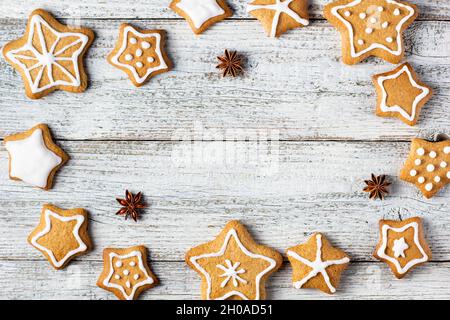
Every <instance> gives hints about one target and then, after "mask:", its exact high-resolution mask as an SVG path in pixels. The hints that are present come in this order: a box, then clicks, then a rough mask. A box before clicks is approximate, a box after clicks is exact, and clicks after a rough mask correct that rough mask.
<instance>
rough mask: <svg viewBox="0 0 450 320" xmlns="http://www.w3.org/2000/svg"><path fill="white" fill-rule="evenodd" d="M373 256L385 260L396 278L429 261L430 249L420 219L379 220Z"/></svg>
mask: <svg viewBox="0 0 450 320" xmlns="http://www.w3.org/2000/svg"><path fill="white" fill-rule="evenodd" d="M373 256H374V257H375V258H377V259H378V260H381V261H384V262H386V263H387V264H388V266H389V267H390V268H391V270H392V272H393V273H394V274H395V276H396V277H397V278H398V279H401V278H403V277H404V276H405V275H406V274H407V273H408V272H409V271H410V270H411V269H413V268H415V267H417V266H419V265H421V264H423V263H425V262H427V261H430V260H431V250H430V248H429V247H428V245H427V243H426V241H425V238H424V235H423V227H422V219H420V218H418V217H415V218H410V219H407V220H404V221H393V220H381V221H380V241H379V242H378V245H377V247H376V249H375V252H374V254H373Z"/></svg>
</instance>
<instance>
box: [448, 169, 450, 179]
mask: <svg viewBox="0 0 450 320" xmlns="http://www.w3.org/2000/svg"><path fill="white" fill-rule="evenodd" d="M447 178H449V179H450V171H447Z"/></svg>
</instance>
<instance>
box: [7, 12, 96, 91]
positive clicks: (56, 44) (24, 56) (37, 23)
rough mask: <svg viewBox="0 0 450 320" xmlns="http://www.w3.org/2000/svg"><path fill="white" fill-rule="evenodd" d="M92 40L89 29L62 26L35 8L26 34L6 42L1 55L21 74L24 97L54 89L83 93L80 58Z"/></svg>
mask: <svg viewBox="0 0 450 320" xmlns="http://www.w3.org/2000/svg"><path fill="white" fill-rule="evenodd" d="M93 40H94V33H93V32H92V31H91V30H90V29H87V28H74V27H69V26H66V25H63V24H61V23H59V22H58V21H56V20H55V18H53V17H52V15H51V14H50V13H48V12H47V11H45V10H42V9H38V10H35V11H33V12H32V13H31V15H30V17H29V20H28V25H27V29H26V32H25V35H24V36H23V37H22V38H20V39H17V40H14V41H11V42H9V43H7V44H6V45H5V46H4V47H3V50H2V52H3V56H4V57H5V59H6V61H7V62H8V63H9V64H11V65H12V66H13V67H14V68H15V69H16V70H17V71H18V72H19V73H20V74H21V75H22V78H23V81H24V85H25V92H26V95H27V96H28V97H29V98H31V99H39V98H42V97H44V96H46V95H48V94H49V93H51V92H53V91H55V90H64V91H68V92H83V91H85V90H86V88H87V85H88V80H87V75H86V72H85V70H84V67H83V57H84V55H85V53H86V51H87V49H88V48H89V46H90V45H91V43H92V41H93Z"/></svg>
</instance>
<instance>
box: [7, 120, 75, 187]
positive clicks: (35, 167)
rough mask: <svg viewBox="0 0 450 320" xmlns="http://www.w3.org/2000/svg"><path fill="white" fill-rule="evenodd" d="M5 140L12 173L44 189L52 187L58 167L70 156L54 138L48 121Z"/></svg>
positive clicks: (18, 178) (15, 176) (12, 175)
mask: <svg viewBox="0 0 450 320" xmlns="http://www.w3.org/2000/svg"><path fill="white" fill-rule="evenodd" d="M4 143H5V147H6V150H7V151H8V154H9V177H10V178H11V179H12V180H19V181H24V182H26V183H29V184H31V185H33V186H35V187H38V188H41V189H44V190H49V189H51V187H52V184H53V178H54V176H55V173H56V171H57V170H58V169H59V168H61V167H62V166H63V165H64V164H65V163H66V162H67V161H68V160H69V156H68V155H67V154H66V153H65V152H64V151H63V150H62V149H61V148H59V147H58V146H57V145H56V144H55V143H54V142H53V140H52V136H51V134H50V130H49V128H48V127H47V125H45V124H39V125H37V126H35V127H33V128H31V129H30V130H27V131H25V132H22V133H18V134H15V135H11V136H7V137H5V138H4Z"/></svg>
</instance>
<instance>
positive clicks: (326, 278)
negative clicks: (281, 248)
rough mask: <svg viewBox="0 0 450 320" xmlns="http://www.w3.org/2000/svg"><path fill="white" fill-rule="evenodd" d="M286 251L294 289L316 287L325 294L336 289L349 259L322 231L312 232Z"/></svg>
mask: <svg viewBox="0 0 450 320" xmlns="http://www.w3.org/2000/svg"><path fill="white" fill-rule="evenodd" d="M286 254H287V257H288V259H289V261H290V262H291V265H292V269H293V272H292V281H293V284H294V288H296V289H300V288H315V289H319V290H321V291H323V292H325V293H328V294H332V293H335V292H336V288H337V287H338V285H339V282H340V278H341V273H342V272H343V271H344V270H345V269H346V268H347V266H348V264H349V262H350V258H349V257H348V256H347V254H346V253H345V252H343V251H342V250H339V249H337V248H334V247H332V246H331V244H330V243H329V242H328V240H327V239H326V238H325V236H324V235H323V234H321V233H315V234H313V235H312V236H311V237H310V238H309V240H308V241H307V242H306V243H304V244H300V245H298V246H295V247H292V248H289V249H288V250H287V252H286Z"/></svg>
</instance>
